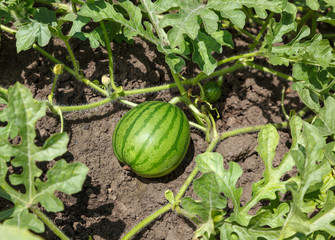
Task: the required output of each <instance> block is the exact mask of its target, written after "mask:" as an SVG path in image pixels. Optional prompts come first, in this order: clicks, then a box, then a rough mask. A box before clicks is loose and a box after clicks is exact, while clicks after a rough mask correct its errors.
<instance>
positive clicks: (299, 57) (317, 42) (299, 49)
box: [270, 26, 334, 67]
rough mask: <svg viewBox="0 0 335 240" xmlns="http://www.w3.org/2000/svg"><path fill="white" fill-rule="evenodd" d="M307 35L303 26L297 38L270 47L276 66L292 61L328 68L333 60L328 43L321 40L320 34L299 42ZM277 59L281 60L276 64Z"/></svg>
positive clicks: (307, 29)
mask: <svg viewBox="0 0 335 240" xmlns="http://www.w3.org/2000/svg"><path fill="white" fill-rule="evenodd" d="M309 34H310V30H309V28H308V27H307V26H303V27H302V29H301V31H300V32H299V34H298V36H297V37H296V38H295V39H293V40H292V41H291V42H290V43H288V44H285V45H281V46H272V48H271V53H270V54H271V55H275V56H276V59H277V62H276V64H287V63H288V62H289V61H292V60H293V61H298V62H299V61H300V62H306V63H316V64H319V65H320V66H322V67H328V66H329V65H330V63H331V61H332V59H333V58H334V55H333V53H332V47H331V46H330V44H329V41H328V40H326V39H322V35H321V34H316V35H315V36H314V37H313V38H312V39H311V40H307V41H304V42H300V40H301V39H303V38H304V37H306V36H308V35H309ZM278 59H281V62H278ZM272 63H273V62H272Z"/></svg>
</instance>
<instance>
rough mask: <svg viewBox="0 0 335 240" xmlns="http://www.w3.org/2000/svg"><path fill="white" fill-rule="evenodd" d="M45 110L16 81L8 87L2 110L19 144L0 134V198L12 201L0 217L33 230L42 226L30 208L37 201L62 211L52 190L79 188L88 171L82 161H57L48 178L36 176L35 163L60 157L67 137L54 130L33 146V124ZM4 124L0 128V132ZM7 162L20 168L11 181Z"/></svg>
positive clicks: (43, 104) (78, 189)
mask: <svg viewBox="0 0 335 240" xmlns="http://www.w3.org/2000/svg"><path fill="white" fill-rule="evenodd" d="M45 111H46V105H45V103H43V102H36V101H34V100H33V98H32V94H31V92H30V91H29V90H28V89H27V88H25V87H24V86H23V85H21V84H20V83H16V84H15V85H14V87H12V88H10V89H9V93H8V105H7V107H6V108H5V110H4V113H5V115H6V120H7V121H8V124H11V125H12V126H14V127H15V128H17V129H18V134H19V136H20V138H21V139H20V143H19V144H16V145H14V144H12V143H10V142H9V141H8V134H0V197H2V198H5V199H7V200H8V201H11V202H13V204H14V206H13V207H12V208H9V209H7V210H4V211H1V212H0V220H4V224H6V225H17V226H19V227H22V228H29V229H31V230H33V231H35V232H43V231H44V225H43V223H42V222H41V221H40V220H39V219H38V218H37V216H36V215H34V214H32V213H30V212H29V207H30V206H31V205H32V204H37V203H40V204H41V205H42V206H43V207H44V208H45V209H46V210H47V211H60V210H62V209H63V204H62V202H61V201H60V200H59V199H58V198H56V197H55V196H54V192H55V191H56V190H58V191H63V192H65V193H68V194H72V193H76V192H78V191H80V190H81V187H82V184H83V182H84V180H85V178H86V174H87V171H88V169H87V167H86V166H85V165H83V164H82V163H79V162H77V163H71V164H68V163H66V162H65V161H64V160H60V161H58V162H56V164H55V165H54V167H52V168H51V169H50V170H49V171H48V172H47V174H46V175H47V181H45V182H43V181H42V180H40V179H39V177H40V176H41V173H42V171H41V170H40V169H39V168H38V167H37V166H36V162H37V161H50V160H53V159H54V158H56V157H59V156H61V155H62V154H64V153H65V152H66V151H67V148H66V146H67V143H68V140H69V138H68V136H67V134H66V133H57V134H54V135H53V136H51V137H50V138H48V139H47V140H46V142H45V143H44V145H43V146H42V147H38V146H36V145H35V137H36V134H35V124H36V121H37V120H38V119H39V118H41V117H43V116H44V115H45ZM7 126H8V125H7ZM7 126H6V127H2V128H0V133H3V132H4V130H3V129H6V128H7ZM7 130H8V129H7ZM10 159H11V160H10ZM7 162H9V163H7ZM7 164H11V165H12V166H14V167H20V168H21V169H22V171H21V172H20V173H15V174H9V181H10V183H9V182H8V180H7V178H6V176H7V174H8V170H7ZM12 185H20V188H24V191H23V192H19V191H17V190H15V189H14V188H13V187H12Z"/></svg>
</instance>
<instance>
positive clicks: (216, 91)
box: [203, 81, 222, 103]
mask: <svg viewBox="0 0 335 240" xmlns="http://www.w3.org/2000/svg"><path fill="white" fill-rule="evenodd" d="M203 89H204V95H205V100H206V101H207V102H209V103H214V102H216V101H217V100H219V99H220V97H221V93H222V90H221V86H220V85H219V84H218V83H217V82H215V81H210V82H207V83H205V84H204V86H203Z"/></svg>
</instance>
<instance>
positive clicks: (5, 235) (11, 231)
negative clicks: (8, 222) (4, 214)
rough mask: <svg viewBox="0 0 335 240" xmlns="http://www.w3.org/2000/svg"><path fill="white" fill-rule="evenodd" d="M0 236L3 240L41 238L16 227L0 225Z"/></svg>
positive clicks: (32, 239)
mask: <svg viewBox="0 0 335 240" xmlns="http://www.w3.org/2000/svg"><path fill="white" fill-rule="evenodd" d="M0 235H1V238H2V239H3V240H10V239H15V240H42V238H41V237H39V236H36V235H33V234H32V233H31V232H29V231H28V230H26V229H21V228H19V227H16V226H4V225H0Z"/></svg>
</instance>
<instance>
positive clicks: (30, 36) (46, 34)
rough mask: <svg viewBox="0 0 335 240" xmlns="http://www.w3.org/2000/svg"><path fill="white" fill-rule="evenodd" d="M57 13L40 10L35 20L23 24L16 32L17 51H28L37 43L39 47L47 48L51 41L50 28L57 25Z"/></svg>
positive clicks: (35, 15) (44, 9) (37, 10)
mask: <svg viewBox="0 0 335 240" xmlns="http://www.w3.org/2000/svg"><path fill="white" fill-rule="evenodd" d="M56 21H57V18H56V14H55V12H53V11H51V10H48V9H46V8H38V9H36V12H35V14H34V16H33V19H31V20H29V22H28V23H26V24H23V25H22V26H20V27H19V28H18V31H17V32H16V49H17V52H18V53H19V52H21V51H23V50H28V49H30V48H31V47H32V45H33V44H34V43H35V42H36V41H37V43H38V45H40V46H42V47H43V46H46V45H47V44H48V43H49V41H50V39H51V32H50V30H49V26H55V25H56Z"/></svg>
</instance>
